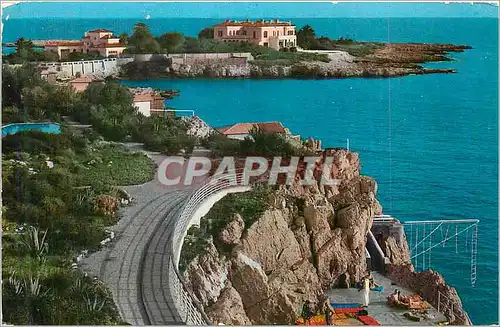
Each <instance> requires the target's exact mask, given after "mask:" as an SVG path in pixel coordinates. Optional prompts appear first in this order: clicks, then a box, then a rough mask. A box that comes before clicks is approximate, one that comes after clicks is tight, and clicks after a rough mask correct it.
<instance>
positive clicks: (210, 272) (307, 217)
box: [184, 150, 381, 325]
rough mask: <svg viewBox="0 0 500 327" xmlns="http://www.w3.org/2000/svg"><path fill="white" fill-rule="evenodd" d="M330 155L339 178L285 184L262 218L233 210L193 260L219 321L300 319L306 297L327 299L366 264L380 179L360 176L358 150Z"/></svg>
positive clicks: (195, 282)
mask: <svg viewBox="0 0 500 327" xmlns="http://www.w3.org/2000/svg"><path fill="white" fill-rule="evenodd" d="M330 155H332V156H333V157H334V163H333V165H332V167H331V168H332V169H331V177H332V178H336V179H340V180H341V183H340V184H339V185H334V186H318V185H313V186H300V185H295V186H279V187H278V189H277V190H276V191H274V192H272V193H271V195H270V197H269V207H268V208H267V210H265V211H264V212H263V214H261V215H260V217H259V218H258V219H257V220H256V221H255V222H253V223H252V224H251V225H249V226H245V222H244V221H245V220H244V218H245V217H242V216H241V215H240V214H234V216H232V218H231V219H229V223H228V224H227V225H226V226H224V227H223V228H222V229H221V231H220V233H219V235H218V236H217V239H210V240H208V245H207V246H205V247H204V248H205V250H204V251H203V253H202V254H200V255H198V256H197V257H196V258H194V260H192V261H191V262H190V263H189V264H188V266H187V268H186V270H185V272H184V277H185V279H186V281H187V283H188V285H189V286H190V287H191V289H192V290H193V292H194V294H195V296H196V297H197V298H198V300H199V301H200V302H201V303H202V304H203V305H204V307H205V310H206V313H207V315H208V316H209V317H210V319H211V320H212V323H214V324H217V323H224V324H239V325H245V324H273V323H281V324H287V323H293V322H294V321H295V319H296V318H297V317H298V315H299V314H300V310H301V306H302V304H303V302H304V301H305V300H310V301H311V302H312V303H320V301H321V300H322V297H323V294H324V290H325V289H326V288H328V287H331V286H337V287H349V286H350V285H352V283H354V282H356V281H358V280H359V278H360V277H361V276H362V275H363V274H364V273H365V272H366V258H365V252H364V249H365V243H366V235H367V233H368V231H369V230H370V228H371V224H372V220H373V216H374V215H375V214H377V213H380V211H381V207H380V205H379V203H378V201H377V200H376V191H377V185H376V183H375V181H374V180H373V179H371V178H370V177H366V176H360V173H359V169H360V163H359V158H358V155H357V154H356V153H353V152H349V151H346V150H335V151H333V152H332V153H330ZM202 219H203V218H202ZM228 249H230V250H228Z"/></svg>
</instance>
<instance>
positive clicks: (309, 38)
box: [297, 25, 384, 57]
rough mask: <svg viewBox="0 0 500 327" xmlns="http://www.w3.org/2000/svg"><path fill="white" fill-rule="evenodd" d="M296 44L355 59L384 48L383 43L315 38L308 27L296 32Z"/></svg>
mask: <svg viewBox="0 0 500 327" xmlns="http://www.w3.org/2000/svg"><path fill="white" fill-rule="evenodd" d="M297 44H298V45H299V46H300V47H302V48H304V49H308V50H340V51H346V52H348V53H349V54H351V55H353V56H356V57H364V56H367V55H369V54H372V53H374V52H375V50H377V49H380V48H382V47H383V46H384V44H383V43H375V42H357V41H354V40H352V39H350V38H344V37H340V38H339V39H337V40H332V39H329V38H328V37H325V36H322V37H319V38H317V37H316V33H315V32H314V29H313V28H312V27H311V26H310V25H306V26H304V27H302V28H301V29H300V30H299V31H298V32H297Z"/></svg>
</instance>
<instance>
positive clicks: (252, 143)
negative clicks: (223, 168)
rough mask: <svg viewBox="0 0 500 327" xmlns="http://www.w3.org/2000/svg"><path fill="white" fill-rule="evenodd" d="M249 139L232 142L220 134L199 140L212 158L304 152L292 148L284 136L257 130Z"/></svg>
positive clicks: (301, 149) (300, 153)
mask: <svg viewBox="0 0 500 327" xmlns="http://www.w3.org/2000/svg"><path fill="white" fill-rule="evenodd" d="M250 134H251V137H247V138H245V139H244V140H241V141H240V140H234V139H230V138H227V137H225V136H223V135H221V134H217V133H214V134H211V135H209V136H208V137H206V138H205V139H203V140H201V145H202V146H204V147H205V148H207V149H210V150H211V151H212V155H213V156H214V157H223V156H230V155H236V156H238V155H239V156H282V157H291V156H300V155H305V154H306V150H304V149H303V148H298V147H295V146H293V145H292V144H291V143H290V142H289V141H288V140H287V139H286V138H285V137H284V136H281V135H279V134H274V133H273V134H267V133H264V132H263V131H261V130H259V129H254V130H253V131H251V133H250Z"/></svg>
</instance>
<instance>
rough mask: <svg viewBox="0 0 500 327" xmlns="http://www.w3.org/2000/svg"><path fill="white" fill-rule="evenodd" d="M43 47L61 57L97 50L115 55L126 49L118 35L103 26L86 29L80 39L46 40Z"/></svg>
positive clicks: (104, 53)
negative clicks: (90, 29)
mask: <svg viewBox="0 0 500 327" xmlns="http://www.w3.org/2000/svg"><path fill="white" fill-rule="evenodd" d="M44 47H45V50H46V51H51V52H55V53H57V55H58V56H59V58H61V59H63V58H66V57H67V56H68V54H69V53H71V52H84V53H89V52H97V53H99V54H100V55H101V56H103V57H109V56H113V55H115V56H117V55H120V54H122V53H123V51H124V50H125V49H126V46H125V44H123V43H121V42H120V38H119V37H118V36H115V35H113V32H112V31H110V30H107V29H103V28H100V29H96V30H92V31H88V32H87V33H85V35H84V36H83V38H82V39H81V40H80V41H78V40H74V41H47V42H45V44H44Z"/></svg>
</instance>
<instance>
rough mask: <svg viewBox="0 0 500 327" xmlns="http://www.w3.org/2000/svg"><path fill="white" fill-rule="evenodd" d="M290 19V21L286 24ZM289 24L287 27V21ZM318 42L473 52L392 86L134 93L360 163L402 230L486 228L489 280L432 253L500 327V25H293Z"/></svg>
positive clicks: (45, 24)
mask: <svg viewBox="0 0 500 327" xmlns="http://www.w3.org/2000/svg"><path fill="white" fill-rule="evenodd" d="M280 19H281V18H280ZM282 19H286V18H284V17H283V18H282ZM292 20H293V22H294V23H295V24H297V26H298V27H301V26H303V25H305V24H310V25H312V26H313V27H314V28H315V30H316V32H317V34H318V35H326V36H329V37H334V38H336V37H340V36H344V37H351V38H354V39H357V40H372V41H391V42H441V43H454V44H467V45H471V46H472V47H473V49H472V50H468V51H466V52H465V53H458V54H453V55H452V56H453V57H454V58H456V61H455V62H449V63H433V64H428V65H429V66H433V67H446V68H456V69H457V71H458V73H457V74H440V75H424V76H406V77H401V78H393V79H362V78H355V79H339V80H316V81H315V80H293V79H290V80H209V79H192V80H168V79H163V80H152V81H125V82H124V83H126V84H127V85H133V86H152V87H156V88H160V89H178V90H180V91H181V95H180V96H179V97H177V98H174V99H173V100H171V101H168V105H169V106H171V107H174V108H176V109H193V110H195V113H196V114H197V115H199V116H201V117H202V118H203V119H204V120H206V121H207V122H208V123H209V124H211V125H213V126H221V125H225V124H230V123H235V122H239V121H272V120H278V121H281V122H282V123H283V124H284V125H285V126H286V127H288V128H290V129H291V131H292V132H293V133H296V134H300V135H302V136H304V137H307V136H313V137H315V138H319V139H321V140H322V141H323V145H324V146H344V145H345V144H346V139H347V138H349V139H350V145H351V149H352V150H354V151H357V152H359V154H360V157H361V162H362V173H363V174H366V175H369V176H372V177H374V178H375V179H376V180H377V181H378V183H379V194H378V198H379V200H380V202H381V204H382V205H383V207H384V212H385V213H388V214H392V215H394V216H395V217H397V218H399V219H401V220H403V221H408V220H420V219H437V218H444V219H449V218H478V219H480V220H481V222H480V225H479V249H478V272H477V276H478V280H477V283H476V286H475V288H473V287H471V285H470V281H469V269H470V267H469V265H470V257H469V254H465V253H459V254H455V252H454V251H450V250H449V249H443V250H436V253H435V254H434V253H433V256H434V257H433V261H432V265H433V267H434V268H435V269H436V270H438V271H440V272H441V273H442V274H443V275H444V276H445V278H446V280H447V281H448V282H449V283H450V284H451V285H453V286H455V287H456V288H457V289H458V292H459V294H460V295H461V297H462V300H463V302H464V305H465V308H466V310H467V311H468V312H469V314H470V316H471V318H472V320H473V322H474V323H475V324H491V323H495V322H498V220H497V208H498V183H497V180H498V154H497V151H498V140H497V136H498V113H497V109H498V93H497V90H498V68H497V63H498V41H497V40H498V20H497V19H486V18H483V19H481V18H464V19H462V18H457V19H453V18H446V19H444V18H417V19H414V18H391V19H349V18H335V19H293V18H292ZM135 22H136V20H128V19H123V20H119V19H117V20H88V19H80V20H65V19H52V20H47V19H44V20H29V19H25V20H9V21H7V22H5V23H6V24H5V26H4V38H5V40H6V41H13V40H15V39H16V38H17V37H19V36H20V35H21V34H22V35H24V36H25V37H28V38H33V39H42V38H54V39H56V38H61V39H68V38H78V37H80V36H81V35H82V34H83V32H85V31H86V30H89V29H92V28H97V27H102V28H109V29H112V30H114V31H116V32H117V33H120V32H122V31H127V32H129V31H130V30H131V26H132V25H133V24H134V23H135ZM217 22H219V20H213V19H156V20H155V19H151V20H149V21H147V23H148V25H149V26H150V27H151V30H152V32H153V33H155V34H160V33H164V32H167V31H180V32H183V33H186V34H188V35H193V36H194V35H196V34H197V32H198V31H199V30H201V29H202V28H203V27H206V26H209V25H213V24H214V23H217Z"/></svg>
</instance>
